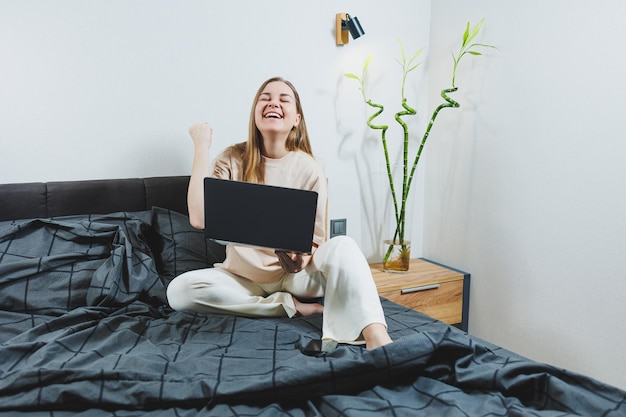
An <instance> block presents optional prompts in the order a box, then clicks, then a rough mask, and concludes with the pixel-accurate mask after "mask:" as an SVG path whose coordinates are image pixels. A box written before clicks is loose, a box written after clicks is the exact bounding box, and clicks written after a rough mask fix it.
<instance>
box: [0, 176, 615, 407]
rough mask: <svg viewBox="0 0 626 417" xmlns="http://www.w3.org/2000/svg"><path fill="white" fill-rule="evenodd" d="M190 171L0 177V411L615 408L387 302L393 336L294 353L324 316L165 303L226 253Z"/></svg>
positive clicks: (599, 388) (573, 382)
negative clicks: (375, 344)
mask: <svg viewBox="0 0 626 417" xmlns="http://www.w3.org/2000/svg"><path fill="white" fill-rule="evenodd" d="M188 180H189V178H188V177H165V178H162V179H160V178H152V179H130V180H109V181H87V182H84V181H83V182H67V183H55V184H17V185H16V184H13V185H3V186H0V201H1V202H2V203H1V204H2V206H1V207H0V216H1V218H3V219H6V220H7V221H4V222H0V416H89V417H92V416H93V417H98V416H118V417H119V416H256V415H262V416H276V415H289V416H358V417H367V416H386V415H389V416H422V415H423V416H569V415H572V416H574V415H576V416H592V417H597V416H598V417H599V416H606V417H610V416H613V417H615V416H626V393H625V392H624V391H622V390H619V389H617V388H614V387H610V386H607V385H605V384H602V383H600V382H598V381H595V380H593V379H591V378H588V377H585V376H583V375H579V374H576V373H573V372H570V371H567V370H563V369H557V368H555V367H552V366H549V365H546V364H541V363H537V362H534V361H531V360H528V359H526V358H523V357H521V356H519V355H516V354H515V353H512V352H510V351H507V350H505V349H503V348H500V347H498V346H494V345H492V344H490V343H486V342H484V341H482V340H480V339H478V338H476V337H473V336H471V335H468V334H466V333H465V332H463V331H461V330H458V329H456V328H454V327H452V326H448V325H446V324H444V323H441V322H438V321H436V320H434V319H432V318H430V317H428V316H425V315H423V314H420V313H418V312H415V311H412V310H408V309H406V308H404V307H401V306H399V305H397V304H394V303H391V302H389V301H387V300H383V307H384V309H385V313H386V316H387V320H388V324H389V330H390V334H391V336H392V337H393V339H394V340H395V341H394V343H393V344H391V345H388V346H385V347H383V348H380V349H376V350H373V351H366V350H364V349H362V348H361V347H356V346H339V347H338V348H337V349H336V350H335V351H333V352H331V353H329V354H327V355H326V356H323V357H312V356H307V355H304V354H303V353H302V352H301V349H302V348H303V347H304V346H305V345H306V344H307V343H308V342H309V341H310V340H313V339H317V338H319V337H320V327H321V316H313V317H299V318H294V319H287V318H267V319H259V318H255V319H251V318H244V317H235V316H230V315H223V314H210V315H198V314H189V313H180V312H174V311H172V310H171V309H170V308H169V307H168V306H167V303H166V299H165V288H166V287H167V284H168V282H169V280H171V279H172V277H174V276H176V275H177V274H180V273H182V272H184V271H186V270H190V269H196V268H203V267H209V266H211V265H212V263H213V262H215V261H217V260H220V259H222V258H223V256H224V250H223V249H224V248H223V247H221V246H219V245H217V244H215V243H213V242H210V241H207V240H205V239H204V236H203V233H202V232H201V231H198V230H195V229H193V228H191V227H190V226H189V222H188V218H187V217H186V215H185V214H184V213H185V211H186V203H185V193H186V186H187V183H188ZM89 185H92V186H95V187H96V189H97V191H95V190H94V188H93V187H90V186H89ZM96 198H99V200H97V201H98V203H96V204H94V201H96V200H95V199H96ZM9 200H10V202H9V203H7V202H8V201H9ZM87 200H89V201H87ZM125 201H129V205H126V204H125ZM118 203H119V204H118ZM65 204H66V207H64V205H65ZM111 207H113V209H112V210H111ZM77 210H79V211H77ZM68 215H69V216H68ZM61 216H62V217H61Z"/></svg>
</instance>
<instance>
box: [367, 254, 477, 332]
mask: <svg viewBox="0 0 626 417" xmlns="http://www.w3.org/2000/svg"><path fill="white" fill-rule="evenodd" d="M370 268H371V269H372V275H373V276H374V282H376V287H377V288H378V294H379V295H380V296H382V297H384V298H387V299H388V300H391V301H393V302H395V303H398V304H402V305H403V306H405V307H409V308H412V309H413V310H417V311H420V312H422V313H424V314H427V315H429V316H431V317H433V318H436V319H438V320H441V321H443V322H445V323H448V324H452V325H455V326H456V327H458V328H460V329H462V330H465V331H467V326H468V312H469V286H470V274H468V273H465V272H461V271H458V270H456V269H452V268H449V267H447V266H444V265H440V264H437V263H435V262H432V261H429V260H427V259H411V264H410V266H409V271H408V272H405V273H393V272H384V271H383V264H382V263H380V264H371V265H370Z"/></svg>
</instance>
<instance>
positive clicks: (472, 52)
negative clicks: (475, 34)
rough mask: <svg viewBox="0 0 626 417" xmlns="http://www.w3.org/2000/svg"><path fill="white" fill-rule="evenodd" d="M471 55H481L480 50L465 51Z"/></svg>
mask: <svg viewBox="0 0 626 417" xmlns="http://www.w3.org/2000/svg"><path fill="white" fill-rule="evenodd" d="M467 52H469V53H470V54H472V55H482V54H481V53H480V52H476V51H467Z"/></svg>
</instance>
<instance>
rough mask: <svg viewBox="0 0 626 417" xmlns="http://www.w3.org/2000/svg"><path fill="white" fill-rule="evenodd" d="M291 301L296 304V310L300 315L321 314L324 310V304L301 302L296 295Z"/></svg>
mask: <svg viewBox="0 0 626 417" xmlns="http://www.w3.org/2000/svg"><path fill="white" fill-rule="evenodd" d="M292 297H293V296H292ZM293 302H294V304H295V305H296V311H297V312H298V314H300V315H301V316H312V315H313V314H322V313H323V312H324V306H323V305H321V304H319V303H303V302H301V301H300V300H298V299H297V298H296V297H293Z"/></svg>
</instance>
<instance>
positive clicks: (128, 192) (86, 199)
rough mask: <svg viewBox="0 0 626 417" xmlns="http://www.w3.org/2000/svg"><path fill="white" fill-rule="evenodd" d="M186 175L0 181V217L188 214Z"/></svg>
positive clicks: (187, 177)
mask: <svg viewBox="0 0 626 417" xmlns="http://www.w3.org/2000/svg"><path fill="white" fill-rule="evenodd" d="M188 185H189V176H174V177H152V178H127V179H110V180H88V181H61V182H45V183H44V182H36V183H23V184H0V221H3V220H17V219H28V218H33V217H55V216H65V215H71V214H106V213H114V212H117V211H143V210H149V209H150V208H151V207H152V206H158V207H163V208H168V209H172V210H175V211H178V212H179V213H183V214H187V187H188Z"/></svg>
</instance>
